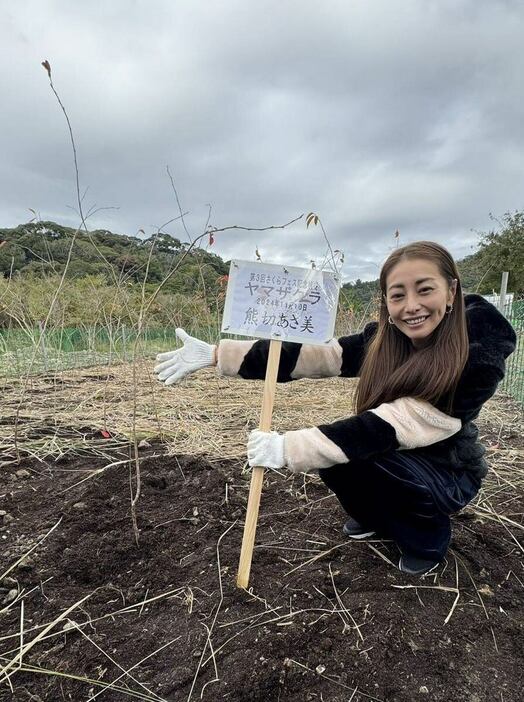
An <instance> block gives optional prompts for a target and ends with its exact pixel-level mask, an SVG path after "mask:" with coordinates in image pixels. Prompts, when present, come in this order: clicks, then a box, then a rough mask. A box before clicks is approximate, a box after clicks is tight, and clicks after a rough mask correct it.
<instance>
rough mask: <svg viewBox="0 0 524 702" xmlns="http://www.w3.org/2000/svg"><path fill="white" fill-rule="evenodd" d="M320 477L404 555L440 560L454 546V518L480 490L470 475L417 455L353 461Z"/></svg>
mask: <svg viewBox="0 0 524 702" xmlns="http://www.w3.org/2000/svg"><path fill="white" fill-rule="evenodd" d="M319 475H320V477H321V478H322V480H323V481H324V483H325V484H326V485H327V486H328V487H329V488H330V489H331V490H332V491H333V492H334V493H335V495H336V496H337V497H338V499H339V501H340V503H341V505H342V507H343V508H344V509H345V510H346V512H347V513H348V514H350V515H351V516H352V517H353V518H354V519H356V520H357V521H358V522H359V523H360V524H361V525H362V526H363V527H365V528H366V529H370V530H373V531H376V532H377V534H378V535H379V536H382V537H384V538H389V539H393V541H394V542H395V543H396V544H397V546H398V547H399V549H400V551H401V552H402V553H405V554H409V555H413V556H417V557H418V558H427V559H429V560H435V561H437V560H441V559H442V558H443V557H444V556H445V554H446V551H447V549H448V546H449V542H450V539H451V522H450V518H449V515H450V514H453V512H458V511H459V510H460V509H462V508H463V507H465V506H466V505H467V504H468V502H470V500H472V499H473V497H475V495H476V494H477V492H478V490H479V487H480V482H479V481H478V480H477V479H476V478H475V476H473V475H471V474H470V473H468V472H465V471H453V470H445V469H442V468H437V467H436V466H433V465H432V464H431V463H430V462H429V461H428V460H427V459H426V458H424V457H423V456H420V455H417V453H416V451H409V452H405V451H393V452H391V453H387V454H383V455H382V456H379V457H378V458H376V459H374V460H352V461H350V462H349V463H346V464H343V465H337V466H333V467H332V468H323V469H321V470H319Z"/></svg>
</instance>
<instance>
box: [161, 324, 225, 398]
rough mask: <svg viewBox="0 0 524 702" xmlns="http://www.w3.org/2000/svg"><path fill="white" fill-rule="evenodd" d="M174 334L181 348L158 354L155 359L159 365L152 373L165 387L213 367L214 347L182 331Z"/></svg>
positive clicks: (178, 330) (179, 330) (177, 330)
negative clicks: (181, 344)
mask: <svg viewBox="0 0 524 702" xmlns="http://www.w3.org/2000/svg"><path fill="white" fill-rule="evenodd" d="M175 333H176V335H177V338H178V339H180V341H181V342H182V343H183V346H182V348H180V349H176V351H168V352H167V353H159V354H158V355H157V357H156V360H157V362H159V363H158V365H156V366H155V369H154V371H155V373H156V374H157V375H158V380H160V381H163V382H164V384H165V385H173V383H177V382H178V381H179V380H181V379H182V378H184V377H185V376H186V375H189V374H190V373H194V372H195V371H197V370H199V369H200V368H206V367H207V366H213V365H215V352H216V346H215V345H212V344H207V343H206V342H205V341H200V339H195V337H193V336H189V334H188V333H187V332H185V331H184V330H183V329H176V330H175Z"/></svg>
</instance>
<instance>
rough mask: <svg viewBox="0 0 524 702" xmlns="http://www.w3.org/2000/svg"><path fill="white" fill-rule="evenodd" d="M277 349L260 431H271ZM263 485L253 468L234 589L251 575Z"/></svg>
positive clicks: (273, 347)
mask: <svg viewBox="0 0 524 702" xmlns="http://www.w3.org/2000/svg"><path fill="white" fill-rule="evenodd" d="M281 349H282V342H281V341H277V340H276V339H271V341H270V343H269V354H268V359H267V368H266V379H265V381H264V397H263V400H262V410H261V412H260V422H259V425H258V428H259V429H260V430H261V431H270V430H271V417H272V415H273V403H274V401H275V389H276V385H277V375H278V363H279V361H280V351H281ZM263 481H264V468H263V467H262V466H259V467H255V468H253V469H252V471H251V485H250V487H249V499H248V501H247V511H246V521H245V523H244V536H243V538H242V548H241V550H240V561H239V563H238V575H237V587H242V588H244V589H247V586H248V584H249V573H250V571H251V560H252V558H253V547H254V545H255V534H256V530H257V521H258V508H259V507H260V495H261V493H262V483H263Z"/></svg>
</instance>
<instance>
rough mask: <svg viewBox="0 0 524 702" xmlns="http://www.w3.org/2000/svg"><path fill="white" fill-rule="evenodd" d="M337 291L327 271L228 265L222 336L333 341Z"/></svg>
mask: <svg viewBox="0 0 524 702" xmlns="http://www.w3.org/2000/svg"><path fill="white" fill-rule="evenodd" d="M339 288H340V281H339V277H338V275H336V274H335V273H332V272H328V271H318V270H314V269H310V268H296V267H292V266H281V265H271V264H267V263H253V262H250V261H231V268H230V272H229V280H228V286H227V295H226V302H225V308H224V318H223V322H222V331H223V332H227V333H228V334H240V335H242V336H252V337H257V338H260V339H280V340H282V341H295V342H299V343H308V344H324V343H326V342H327V341H329V340H330V339H331V338H332V337H333V332H334V328H335V316H336V311H337V303H338V293H339Z"/></svg>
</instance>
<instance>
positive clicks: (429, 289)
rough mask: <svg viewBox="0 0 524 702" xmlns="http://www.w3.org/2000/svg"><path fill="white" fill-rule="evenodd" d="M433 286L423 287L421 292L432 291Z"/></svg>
mask: <svg viewBox="0 0 524 702" xmlns="http://www.w3.org/2000/svg"><path fill="white" fill-rule="evenodd" d="M432 290H433V288H422V290H421V291H420V292H421V293H426V292H431V291H432Z"/></svg>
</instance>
